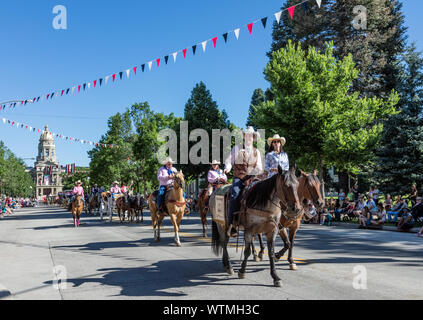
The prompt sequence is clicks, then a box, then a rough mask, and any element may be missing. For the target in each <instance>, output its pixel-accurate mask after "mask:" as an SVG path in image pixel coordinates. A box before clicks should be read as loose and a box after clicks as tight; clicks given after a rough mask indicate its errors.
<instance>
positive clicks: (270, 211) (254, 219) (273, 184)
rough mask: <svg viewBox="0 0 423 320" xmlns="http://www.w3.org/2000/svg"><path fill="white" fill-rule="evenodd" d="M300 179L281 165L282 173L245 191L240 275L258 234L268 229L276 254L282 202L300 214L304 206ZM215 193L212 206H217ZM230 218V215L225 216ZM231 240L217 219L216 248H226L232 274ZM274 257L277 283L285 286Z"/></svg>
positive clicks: (226, 264)
mask: <svg viewBox="0 0 423 320" xmlns="http://www.w3.org/2000/svg"><path fill="white" fill-rule="evenodd" d="M297 188H298V180H297V177H296V176H295V174H294V172H293V171H283V170H282V168H281V167H280V166H279V168H278V174H276V175H274V176H273V177H272V178H269V179H266V180H264V181H261V182H258V183H257V184H255V185H254V186H253V187H252V188H251V189H250V191H247V193H246V194H245V195H243V200H242V201H241V213H240V219H239V223H240V225H242V226H243V227H244V241H245V250H244V260H243V262H242V265H241V269H240V270H239V273H238V277H239V278H241V279H243V278H245V270H246V267H247V261H248V258H249V256H250V254H251V247H252V241H253V237H254V235H258V234H261V233H264V234H265V235H266V239H267V246H268V250H269V255H270V256H271V257H273V256H274V243H275V240H276V236H277V234H278V231H279V229H278V222H279V220H280V216H281V206H283V207H284V208H286V210H287V211H288V212H289V213H290V214H294V215H298V214H299V213H300V211H301V210H302V206H301V204H300V201H299V198H298V194H297ZM213 200H214V199H213V197H212V200H211V203H210V206H211V207H213V206H214V205H215V204H214V203H213ZM225 218H226V217H225ZM228 241H229V237H228V234H227V233H226V228H222V226H221V225H220V223H216V222H215V221H213V238H212V250H213V251H214V253H215V254H216V255H219V254H220V253H221V251H222V249H223V258H222V261H223V265H224V267H225V270H226V271H227V272H228V273H229V274H233V269H232V266H231V263H230V260H229V255H228V251H227V244H228ZM269 260H270V274H271V276H272V278H273V284H274V286H275V287H280V286H281V280H280V278H279V277H278V275H277V274H276V269H275V261H274V259H269Z"/></svg>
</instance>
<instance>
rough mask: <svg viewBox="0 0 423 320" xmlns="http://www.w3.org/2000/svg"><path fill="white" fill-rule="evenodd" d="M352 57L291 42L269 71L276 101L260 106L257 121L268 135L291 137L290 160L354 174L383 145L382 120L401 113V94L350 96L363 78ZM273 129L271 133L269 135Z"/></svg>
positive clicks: (273, 58) (267, 74) (272, 63)
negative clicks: (359, 75) (379, 144)
mask: <svg viewBox="0 0 423 320" xmlns="http://www.w3.org/2000/svg"><path fill="white" fill-rule="evenodd" d="M358 73H359V72H358V70H357V69H356V68H355V65H354V62H353V59H352V56H351V55H349V56H347V57H345V58H343V59H342V60H339V61H338V60H337V59H336V58H335V57H334V55H333V48H332V46H331V45H328V46H327V48H326V51H325V52H324V53H320V52H318V51H317V50H316V49H315V48H309V50H308V54H307V55H306V53H305V51H304V50H302V49H301V45H300V44H298V45H294V44H293V43H291V42H288V44H287V46H286V48H284V49H280V50H279V51H277V52H275V53H274V54H273V56H272V59H271V62H270V63H269V64H268V65H267V67H266V69H265V76H266V79H267V80H268V81H269V82H270V84H271V86H272V91H273V94H274V95H275V100H274V101H267V102H265V103H263V104H261V105H259V106H258V107H256V108H255V114H256V117H255V119H254V123H255V124H256V125H257V126H258V127H260V128H266V129H267V130H268V134H274V133H279V134H282V135H283V136H284V137H285V138H286V139H287V144H286V146H285V150H286V151H287V152H288V154H289V156H290V159H291V161H293V162H296V163H297V164H298V165H300V166H301V167H302V168H304V169H313V168H318V169H319V174H320V178H322V175H323V167H324V166H326V167H330V166H336V167H337V168H338V169H343V170H346V171H348V172H351V173H357V172H358V171H359V170H360V167H361V166H363V165H366V164H367V163H368V162H369V161H370V160H371V159H372V156H373V154H372V150H373V149H374V148H375V147H374V146H375V145H377V144H378V142H379V141H380V136H381V132H382V129H383V125H382V123H380V121H381V120H383V119H386V118H387V117H388V116H389V115H391V114H393V113H395V112H396V110H395V107H394V106H395V104H396V103H397V102H398V96H397V94H396V93H395V92H393V93H392V94H391V96H390V97H389V99H388V100H386V101H384V100H382V99H380V98H376V97H373V98H371V99H368V98H359V96H360V92H351V86H352V82H353V81H354V80H355V79H356V78H357V76H358ZM269 131H270V132H269Z"/></svg>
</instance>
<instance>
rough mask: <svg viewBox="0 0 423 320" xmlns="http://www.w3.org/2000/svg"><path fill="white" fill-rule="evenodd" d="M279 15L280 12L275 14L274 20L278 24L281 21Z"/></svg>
mask: <svg viewBox="0 0 423 320" xmlns="http://www.w3.org/2000/svg"><path fill="white" fill-rule="evenodd" d="M281 15H282V11H279V12H277V13H275V18H276V21H277V22H278V24H279V22H280V21H281Z"/></svg>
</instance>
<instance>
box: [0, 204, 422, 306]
mask: <svg viewBox="0 0 423 320" xmlns="http://www.w3.org/2000/svg"><path fill="white" fill-rule="evenodd" d="M0 235H1V237H0V261H1V263H0V299H16V300H20V299H65V300H73V299H102V300H103V299H142V300H145V299H172V300H177V299H184V300H189V299H236V300H237V299H258V300H262V299H277V300H284V299H324V300H337V299H380V300H386V299H406V300H408V299H423V290H422V285H421V284H422V281H421V275H422V272H423V239H419V238H417V237H416V235H415V234H404V233H397V232H389V231H368V230H358V229H344V228H341V227H326V226H316V225H303V226H302V228H301V230H300V231H299V233H298V235H297V241H296V247H295V250H294V256H295V257H296V259H297V261H298V267H299V270H298V271H290V270H289V266H288V264H287V262H286V257H285V258H284V259H283V260H281V261H280V262H278V263H277V270H278V274H279V276H280V277H281V278H282V282H283V286H282V288H274V287H273V286H272V284H273V281H272V279H271V277H270V274H269V262H268V257H267V256H266V257H265V260H264V261H263V262H259V263H257V262H253V261H252V260H250V262H249V265H248V267H247V276H246V279H244V280H240V279H238V277H237V275H235V276H228V275H227V274H225V273H224V272H223V271H222V267H221V262H220V258H218V257H215V256H214V255H213V254H212V252H211V249H210V240H207V239H203V238H202V237H201V226H200V220H199V216H198V214H194V215H191V216H187V217H185V218H184V220H183V221H182V233H181V241H182V247H181V248H178V247H176V246H175V245H174V244H173V229H172V228H171V223H170V220H169V219H168V218H167V219H166V220H165V226H164V231H163V232H162V241H161V242H160V243H158V244H156V243H154V242H153V231H152V227H151V222H150V218H149V214H148V213H147V214H145V221H144V223H143V224H133V225H130V224H127V223H125V224H120V223H119V222H118V221H116V220H114V221H113V223H112V224H110V223H109V222H106V221H103V222H102V221H100V219H99V217H87V216H86V215H83V216H82V219H81V227H80V228H79V229H75V228H73V221H72V218H71V215H70V214H69V213H68V212H65V211H63V210H62V209H60V208H45V207H42V208H31V209H22V210H20V211H17V213H16V214H15V215H13V216H8V217H5V218H4V219H1V220H0ZM209 235H211V231H210V230H209ZM235 244H236V239H235V240H232V241H231V248H230V255H231V258H232V261H233V263H234V267H235V270H238V268H239V265H240V264H239V262H240V258H241V251H238V252H236V248H235ZM281 247H282V245H281V241H280V240H278V244H277V249H280V248H281ZM360 265H361V266H364V267H365V269H363V270H365V271H366V272H367V284H366V283H364V285H366V286H367V289H365V290H357V289H354V286H353V281H354V277H357V274H354V273H353V269H354V268H355V267H356V266H360ZM55 266H56V267H57V266H63V267H64V268H63V267H59V268H57V269H56V274H59V278H63V277H64V276H66V278H67V282H61V283H60V284H59V287H61V288H60V290H56V289H55V288H54V286H53V284H54V282H53V280H54V273H53V270H54V267H55ZM360 275H363V273H361V274H360ZM360 283H361V284H363V281H361V282H360Z"/></svg>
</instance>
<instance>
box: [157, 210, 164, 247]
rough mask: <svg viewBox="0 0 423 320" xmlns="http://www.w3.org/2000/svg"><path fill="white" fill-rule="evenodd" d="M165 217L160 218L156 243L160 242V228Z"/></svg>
mask: <svg viewBox="0 0 423 320" xmlns="http://www.w3.org/2000/svg"><path fill="white" fill-rule="evenodd" d="M163 219H164V216H159V218H158V225H157V240H156V242H160V228H161V226H162V222H163Z"/></svg>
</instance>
